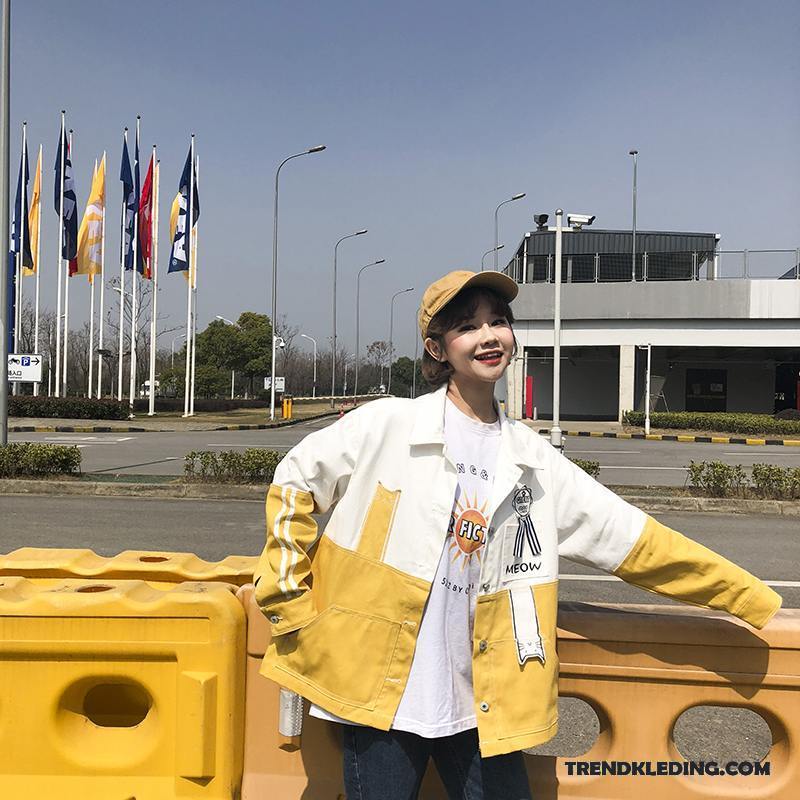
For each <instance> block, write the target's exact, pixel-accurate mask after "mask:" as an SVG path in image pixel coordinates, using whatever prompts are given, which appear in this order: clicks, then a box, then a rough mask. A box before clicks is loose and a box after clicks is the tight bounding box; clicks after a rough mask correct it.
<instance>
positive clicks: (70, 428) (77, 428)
mask: <svg viewBox="0 0 800 800" xmlns="http://www.w3.org/2000/svg"><path fill="white" fill-rule="evenodd" d="M338 415H339V412H338V411H326V412H325V413H323V414H314V415H313V416H310V417H302V418H299V419H290V420H286V421H285V422H267V423H264V424H263V425H220V426H219V427H216V428H185V429H180V428H137V427H134V426H129V427H127V428H121V427H120V428H117V427H114V428H112V427H111V426H109V425H15V426H14V427H11V428H9V429H8V432H9V433H199V432H203V431H204V432H206V433H209V432H211V431H263V430H266V429H268V428H287V427H289V426H290V425H299V424H300V423H301V422H312V421H313V420H316V419H325V417H334V416H338Z"/></svg>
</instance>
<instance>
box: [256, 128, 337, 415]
mask: <svg viewBox="0 0 800 800" xmlns="http://www.w3.org/2000/svg"><path fill="white" fill-rule="evenodd" d="M324 149H325V145H324V144H318V145H316V146H315V147H309V148H308V150H304V151H303V152H302V153H295V154H294V155H292V156H288V157H287V158H284V159H283V161H281V163H280V164H278V169H277V170H275V214H274V223H273V229H272V320H271V324H272V329H273V334H274V331H275V319H276V315H277V313H278V178H279V177H280V174H281V167H282V166H283V165H284V164H285V163H286V162H287V161H291V160H292V159H293V158H300V156H307V155H310V154H311V153H321V152H322V151H323V150H324ZM270 370H271V376H272V377H271V384H270V399H269V418H270V420H274V419H275V337H274V335H273V337H272V364H271V365H270Z"/></svg>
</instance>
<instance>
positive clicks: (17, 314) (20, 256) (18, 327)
mask: <svg viewBox="0 0 800 800" xmlns="http://www.w3.org/2000/svg"><path fill="white" fill-rule="evenodd" d="M27 128H28V123H27V122H23V123H22V152H21V153H20V157H19V165H20V174H21V178H22V180H21V184H22V185H21V186H20V194H19V206H20V207H19V218H18V219H17V225H18V226H19V252H18V253H17V259H16V278H17V281H16V286H15V287H14V288H15V289H16V297H15V299H14V352H15V353H19V351H20V333H21V331H22V266H23V262H24V261H25V225H26V223H27V219H24V218H23V214H25V211H26V208H27V205H28V203H27V202H26V201H27V199H28V182H27V180H26V178H27V177H28V176H27V175H26V174H25V167H26V164H25V146H26V144H27V140H26V135H27ZM14 216H17V209H16V208H15V209H14ZM13 393H14V394H15V395H17V394H19V382H18V381H15V382H14V389H13Z"/></svg>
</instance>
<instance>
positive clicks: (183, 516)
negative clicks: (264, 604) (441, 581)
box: [0, 495, 800, 608]
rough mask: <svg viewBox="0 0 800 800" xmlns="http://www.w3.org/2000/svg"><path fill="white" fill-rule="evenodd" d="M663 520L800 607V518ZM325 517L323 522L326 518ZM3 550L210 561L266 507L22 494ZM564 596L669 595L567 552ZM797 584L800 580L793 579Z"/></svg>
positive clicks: (650, 598)
mask: <svg viewBox="0 0 800 800" xmlns="http://www.w3.org/2000/svg"><path fill="white" fill-rule="evenodd" d="M657 516H658V518H659V520H660V521H661V522H663V523H664V524H665V525H669V526H670V527H671V528H674V529H675V530H678V531H681V532H682V533H685V534H686V535H687V536H689V537H691V538H693V539H696V540H697V541H699V542H702V543H703V544H705V545H706V546H708V547H710V548H711V549H712V550H715V551H716V552H718V553H721V554H722V555H724V556H726V557H727V558H730V559H731V560H733V561H735V562H736V563H737V564H741V565H742V566H743V567H745V568H746V569H748V570H750V571H752V572H753V573H755V574H756V575H758V576H759V577H760V578H762V579H765V580H768V581H771V582H774V583H775V588H776V590H777V591H778V592H779V593H780V594H781V595H783V597H784V605H785V606H786V607H790V606H791V607H793V608H800V567H798V564H800V535H799V532H798V524H797V520H796V519H791V518H788V517H775V516H769V517H768V516H763V517H762V516H746V515H738V514H712V513H706V514H659V515H657ZM324 521H325V517H322V518H321V520H320V522H321V524H324ZM0 533H1V534H2V549H3V550H4V551H6V552H8V551H10V550H14V549H16V548H17V547H77V548H84V547H85V548H89V549H92V550H94V551H95V552H97V553H99V554H101V555H106V556H110V555H114V554H116V553H119V552H120V551H122V550H168V551H177V552H193V553H196V554H197V555H199V556H201V557H202V558H205V559H207V560H209V561H217V560H219V559H222V558H224V557H225V556H228V555H258V554H259V553H260V552H261V548H262V546H263V543H264V506H263V504H262V503H260V502H254V501H247V500H224V501H221V500H165V499H161V498H127V497H55V496H32V495H13V496H8V497H4V498H3V502H2V517H0ZM560 571H561V578H562V584H561V589H560V595H561V598H562V599H564V600H580V601H584V602H592V601H594V602H607V603H669V602H672V601H669V600H666V599H664V598H661V597H659V596H658V595H654V594H650V593H649V592H643V591H642V590H640V589H636V588H635V587H631V586H628V585H627V584H624V583H623V582H621V581H618V580H616V579H611V580H608V577H610V576H606V575H604V574H602V573H600V572H599V571H597V570H593V569H591V568H588V567H584V566H581V565H579V564H573V563H572V562H569V561H565V560H563V559H562V562H561V565H560ZM784 584H795V585H784Z"/></svg>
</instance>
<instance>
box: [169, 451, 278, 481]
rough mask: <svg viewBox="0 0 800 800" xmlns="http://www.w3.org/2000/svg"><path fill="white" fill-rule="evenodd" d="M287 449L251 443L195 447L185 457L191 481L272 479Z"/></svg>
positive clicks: (187, 477) (188, 476) (187, 478)
mask: <svg viewBox="0 0 800 800" xmlns="http://www.w3.org/2000/svg"><path fill="white" fill-rule="evenodd" d="M284 455H285V453H282V452H278V451H277V450H266V449H264V448H261V447H250V448H248V449H247V450H245V451H244V452H242V451H241V450H222V451H220V452H215V451H212V450H193V451H192V452H191V453H187V454H186V456H185V458H184V464H183V472H184V477H185V478H186V480H187V481H208V482H213V483H261V484H264V485H265V486H266V485H267V484H269V483H272V476H273V475H274V474H275V468H276V467H277V466H278V464H279V463H280V461H281V459H282V458H283V457H284Z"/></svg>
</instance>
